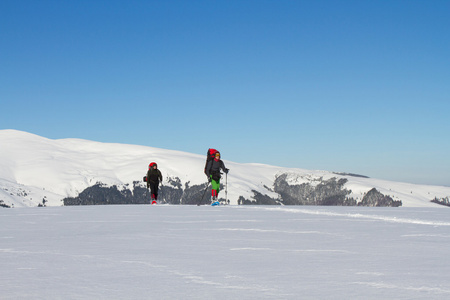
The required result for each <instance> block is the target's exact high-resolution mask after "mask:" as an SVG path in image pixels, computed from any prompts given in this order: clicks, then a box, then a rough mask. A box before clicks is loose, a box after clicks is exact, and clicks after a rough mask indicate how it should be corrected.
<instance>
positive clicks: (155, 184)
mask: <svg viewBox="0 0 450 300" xmlns="http://www.w3.org/2000/svg"><path fill="white" fill-rule="evenodd" d="M149 185H150V192H151V193H152V199H155V200H157V199H158V185H159V182H154V181H150V182H149Z"/></svg>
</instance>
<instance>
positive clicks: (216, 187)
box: [210, 175, 220, 197]
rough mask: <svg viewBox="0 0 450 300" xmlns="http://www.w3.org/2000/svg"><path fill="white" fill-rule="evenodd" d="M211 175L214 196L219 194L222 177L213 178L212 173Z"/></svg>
mask: <svg viewBox="0 0 450 300" xmlns="http://www.w3.org/2000/svg"><path fill="white" fill-rule="evenodd" d="M210 177H211V186H212V191H211V195H212V196H213V197H217V196H218V195H219V189H220V179H219V180H214V179H212V175H210Z"/></svg>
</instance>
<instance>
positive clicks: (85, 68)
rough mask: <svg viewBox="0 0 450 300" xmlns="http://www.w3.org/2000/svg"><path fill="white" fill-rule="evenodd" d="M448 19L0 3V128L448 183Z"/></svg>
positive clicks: (262, 7)
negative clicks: (217, 152) (215, 150)
mask: <svg viewBox="0 0 450 300" xmlns="http://www.w3.org/2000/svg"><path fill="white" fill-rule="evenodd" d="M449 15H450V1H446V0H444V1H440V0H432V1H430V0H421V1H417V0H403V1H398V0H386V1H364V0H356V1H337V0H333V1H309V0H308V1H301V0H298V1H288V0H279V1H278V0H277V1H276V0H273V1H264V0H254V1H246V0H240V1H232V0H231V1H230V0H224V1H211V0H209V1H196V0H192V1H185V0H182V1H176V0H168V1H136V0H134V1H133V0H123V1H114V0H109V1H94V0H92V1H91V0H90V1H88V0H86V1H84V0H77V1H65V0H55V1H46V0H42V1H25V0H21V1H17V0H2V1H0V106H1V117H0V129H17V130H23V131H27V132H31V133H34V134H38V135H41V136H44V137H47V138H51V139H60V138H82V139H88V140H95V141H100V142H115V143H126V144H137V145H145V146H152V147H158V148H166V149H173V150H181V151H186V152H191V153H198V154H205V153H206V150H207V149H208V148H209V147H213V148H217V149H219V150H220V151H221V152H222V156H223V159H226V160H231V161H235V162H241V163H246V162H258V163H265V164H271V165H277V166H285V167H298V168H305V169H321V170H328V171H336V172H350V173H357V174H363V175H367V176H370V177H374V178H382V179H388V180H396V181H405V182H412V183H425V184H438V185H450V155H449V149H450V138H449V135H450V134H449V132H450V120H449V113H450V30H449V28H450V18H449ZM230 175H231V173H230Z"/></svg>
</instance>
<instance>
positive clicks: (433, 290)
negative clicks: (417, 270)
mask: <svg viewBox="0 0 450 300" xmlns="http://www.w3.org/2000/svg"><path fill="white" fill-rule="evenodd" d="M353 283H354V284H359V285H365V286H370V287H374V288H379V289H396V290H405V291H414V292H431V293H435V294H450V290H449V289H443V288H439V287H428V286H419V287H415V286H401V285H395V284H390V283H386V282H353Z"/></svg>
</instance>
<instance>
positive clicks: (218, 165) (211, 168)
mask: <svg viewBox="0 0 450 300" xmlns="http://www.w3.org/2000/svg"><path fill="white" fill-rule="evenodd" d="M220 169H222V170H223V171H224V172H225V173H228V169H227V168H225V164H224V163H223V161H222V160H221V159H219V160H218V161H216V160H215V159H212V160H210V161H209V162H208V163H207V164H206V170H205V172H206V176H208V177H209V176H210V175H211V174H214V173H220Z"/></svg>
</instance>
